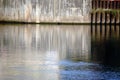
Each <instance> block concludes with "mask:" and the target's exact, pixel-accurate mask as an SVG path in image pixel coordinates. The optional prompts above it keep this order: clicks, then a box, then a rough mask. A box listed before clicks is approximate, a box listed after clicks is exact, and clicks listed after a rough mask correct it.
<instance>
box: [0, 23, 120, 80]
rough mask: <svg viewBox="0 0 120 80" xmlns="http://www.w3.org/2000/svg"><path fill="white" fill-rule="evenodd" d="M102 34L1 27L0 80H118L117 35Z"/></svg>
mask: <svg viewBox="0 0 120 80" xmlns="http://www.w3.org/2000/svg"><path fill="white" fill-rule="evenodd" d="M103 27H104V26H103ZM97 30H98V32H99V29H97ZM107 33H109V32H107ZM104 34H105V33H104ZM104 34H99V33H95V31H94V30H93V32H92V33H91V30H90V26H79V25H77V26H75V25H2V24H1V25H0V80H119V79H120V68H119V67H116V64H118V63H119V57H120V56H119V55H118V53H119V45H117V44H119V35H117V36H114V37H113V38H111V37H110V38H109V36H108V35H109V34H107V36H104ZM116 34H118V33H116ZM116 34H115V35H116ZM101 35H102V36H101ZM112 36H113V35H112ZM108 53H109V54H108ZM113 53H114V54H113ZM109 55H110V56H109ZM111 56H112V57H113V58H112V57H111ZM114 62H116V64H112V63H114ZM117 62H118V63H117ZM108 65H109V66H108ZM118 65H119V64H118ZM113 66H114V67H113Z"/></svg>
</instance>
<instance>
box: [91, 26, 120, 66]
mask: <svg viewBox="0 0 120 80" xmlns="http://www.w3.org/2000/svg"><path fill="white" fill-rule="evenodd" d="M119 44H120V27H119V25H117V26H114V25H101V26H100V25H95V26H92V57H93V60H94V61H99V62H101V63H104V64H108V65H114V66H116V65H120V63H119V61H120V58H119V57H120V45H119Z"/></svg>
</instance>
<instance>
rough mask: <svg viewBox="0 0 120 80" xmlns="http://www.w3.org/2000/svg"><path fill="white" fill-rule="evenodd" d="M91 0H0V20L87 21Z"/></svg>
mask: <svg viewBox="0 0 120 80" xmlns="http://www.w3.org/2000/svg"><path fill="white" fill-rule="evenodd" d="M90 2H91V0H0V20H12V21H13V20H14V21H26V22H31V21H32V22H56V21H57V22H62V21H64V22H69V21H70V22H86V21H87V22H88V21H89V12H90V8H91V7H90V6H91V5H90V4H91V3H90Z"/></svg>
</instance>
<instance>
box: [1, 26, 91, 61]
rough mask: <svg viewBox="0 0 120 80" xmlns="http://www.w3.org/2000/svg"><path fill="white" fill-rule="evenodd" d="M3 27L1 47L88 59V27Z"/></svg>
mask: <svg viewBox="0 0 120 80" xmlns="http://www.w3.org/2000/svg"><path fill="white" fill-rule="evenodd" d="M3 27H4V28H3V30H2V31H1V32H0V35H1V36H2V38H1V43H2V45H3V46H6V47H9V48H15V49H24V50H30V51H31V50H33V51H34V50H37V51H44V52H45V51H53V52H54V51H55V52H58V53H60V54H59V55H60V57H61V58H62V59H63V58H66V57H68V58H74V59H75V58H80V59H88V55H89V53H90V34H89V31H90V29H89V26H73V25H72V26H55V25H54V26H53V25H52V26H51V25H48V26H47V25H46V26H43V25H21V26H20V25H18V26H15V25H11V26H7V25H6V26H3ZM8 30H9V31H8ZM3 42H4V43H3ZM85 56H86V57H85Z"/></svg>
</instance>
